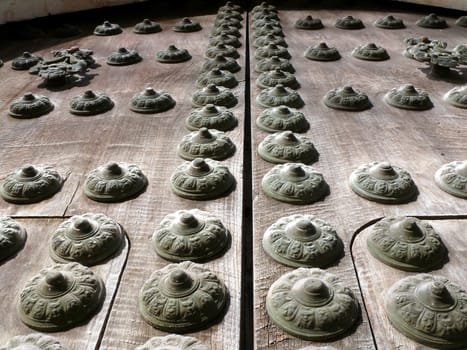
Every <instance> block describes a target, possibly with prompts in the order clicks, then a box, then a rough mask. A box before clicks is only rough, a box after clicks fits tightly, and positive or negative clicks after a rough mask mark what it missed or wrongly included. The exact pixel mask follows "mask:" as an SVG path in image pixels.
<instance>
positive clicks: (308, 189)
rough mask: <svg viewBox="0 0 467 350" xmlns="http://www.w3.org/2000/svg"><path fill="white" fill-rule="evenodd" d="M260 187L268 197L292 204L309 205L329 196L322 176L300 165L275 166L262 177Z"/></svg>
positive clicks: (306, 166)
mask: <svg viewBox="0 0 467 350" xmlns="http://www.w3.org/2000/svg"><path fill="white" fill-rule="evenodd" d="M261 187H262V189H263V191H264V193H265V194H267V195H268V196H269V197H271V198H274V199H276V200H278V201H281V202H286V203H293V204H311V203H314V202H317V201H319V200H322V199H323V198H324V197H325V196H327V195H328V194H329V186H328V184H327V183H326V181H325V180H324V176H323V174H321V173H320V172H318V171H316V170H315V169H314V168H312V167H311V166H308V165H305V164H301V163H285V164H279V165H276V166H275V167H274V168H272V169H271V170H270V171H268V172H267V173H266V175H264V177H263V180H262V182H261Z"/></svg>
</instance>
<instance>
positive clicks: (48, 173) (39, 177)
mask: <svg viewBox="0 0 467 350" xmlns="http://www.w3.org/2000/svg"><path fill="white" fill-rule="evenodd" d="M63 181H64V179H62V177H61V176H60V174H59V173H58V171H57V170H56V169H55V168H54V167H52V166H49V165H43V164H35V165H31V164H26V165H23V166H22V167H21V168H18V169H16V170H15V171H13V172H11V173H9V174H7V175H6V177H5V179H4V180H3V182H2V183H1V184H0V196H1V197H2V198H3V199H4V200H5V201H7V202H11V203H16V204H28V203H36V202H40V201H42V200H44V199H47V198H50V197H52V196H53V195H54V194H55V193H57V192H58V191H60V189H61V188H62V185H63Z"/></svg>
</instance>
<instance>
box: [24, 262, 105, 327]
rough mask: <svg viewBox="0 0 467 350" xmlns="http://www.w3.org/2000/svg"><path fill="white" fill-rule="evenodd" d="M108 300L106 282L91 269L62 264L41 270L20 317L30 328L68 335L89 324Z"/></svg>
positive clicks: (28, 288) (30, 283)
mask: <svg viewBox="0 0 467 350" xmlns="http://www.w3.org/2000/svg"><path fill="white" fill-rule="evenodd" d="M104 299H105V286H104V282H103V281H102V280H101V278H100V277H99V276H97V275H95V274H94V272H92V270H91V269H89V268H87V267H84V266H82V265H80V264H78V263H71V264H59V265H55V266H52V267H49V268H46V269H43V270H41V271H40V273H39V274H38V275H37V276H35V277H34V278H32V279H31V280H29V281H28V282H27V283H26V285H25V286H24V288H23V290H22V291H21V294H20V297H19V305H18V314H19V317H20V319H21V321H23V323H25V324H26V325H27V326H28V327H30V328H33V329H36V330H39V331H42V332H56V331H64V330H67V329H70V328H73V327H76V326H78V325H80V324H82V323H83V322H86V321H88V320H89V319H90V318H91V317H92V316H93V315H94V314H95V313H96V312H97V311H98V310H99V309H100V307H101V306H102V303H103V302H104ZM70 300H73V307H70Z"/></svg>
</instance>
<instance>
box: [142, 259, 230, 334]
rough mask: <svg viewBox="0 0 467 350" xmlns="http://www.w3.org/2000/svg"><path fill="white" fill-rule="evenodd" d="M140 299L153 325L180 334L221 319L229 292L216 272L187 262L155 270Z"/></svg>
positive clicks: (145, 314)
mask: <svg viewBox="0 0 467 350" xmlns="http://www.w3.org/2000/svg"><path fill="white" fill-rule="evenodd" d="M138 300H139V302H138V304H139V311H140V313H141V315H142V316H143V318H144V320H145V321H146V322H148V323H149V324H150V325H151V326H153V327H154V328H157V329H161V330H163V331H166V332H176V333H180V332H190V331H196V330H199V329H203V328H206V327H208V326H210V325H211V324H213V323H214V322H216V321H218V320H219V318H220V317H222V315H223V313H224V311H225V308H226V306H227V305H228V300H229V293H228V290H227V288H226V286H225V285H224V283H223V282H222V281H221V280H220V279H219V278H218V277H217V276H216V275H215V274H214V273H213V272H211V271H209V270H207V269H206V268H205V267H204V266H202V265H200V264H196V263H193V262H191V261H185V262H181V263H178V264H170V265H167V266H165V267H164V268H163V269H161V270H158V271H156V272H154V273H153V274H152V275H151V276H150V277H149V279H148V280H147V281H146V282H145V283H144V285H143V287H142V288H141V291H140V293H139V298H138Z"/></svg>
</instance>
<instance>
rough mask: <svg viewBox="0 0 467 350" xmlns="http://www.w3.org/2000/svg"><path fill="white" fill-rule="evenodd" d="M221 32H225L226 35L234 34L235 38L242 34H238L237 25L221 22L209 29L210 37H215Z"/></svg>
mask: <svg viewBox="0 0 467 350" xmlns="http://www.w3.org/2000/svg"><path fill="white" fill-rule="evenodd" d="M221 34H227V35H231V36H235V37H237V38H240V37H241V36H242V34H240V31H239V30H238V28H237V27H234V26H230V25H229V24H228V23H223V24H220V25H218V26H214V27H213V29H212V31H211V34H210V37H211V38H212V37H215V36H218V35H221ZM219 44H220V43H219Z"/></svg>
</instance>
